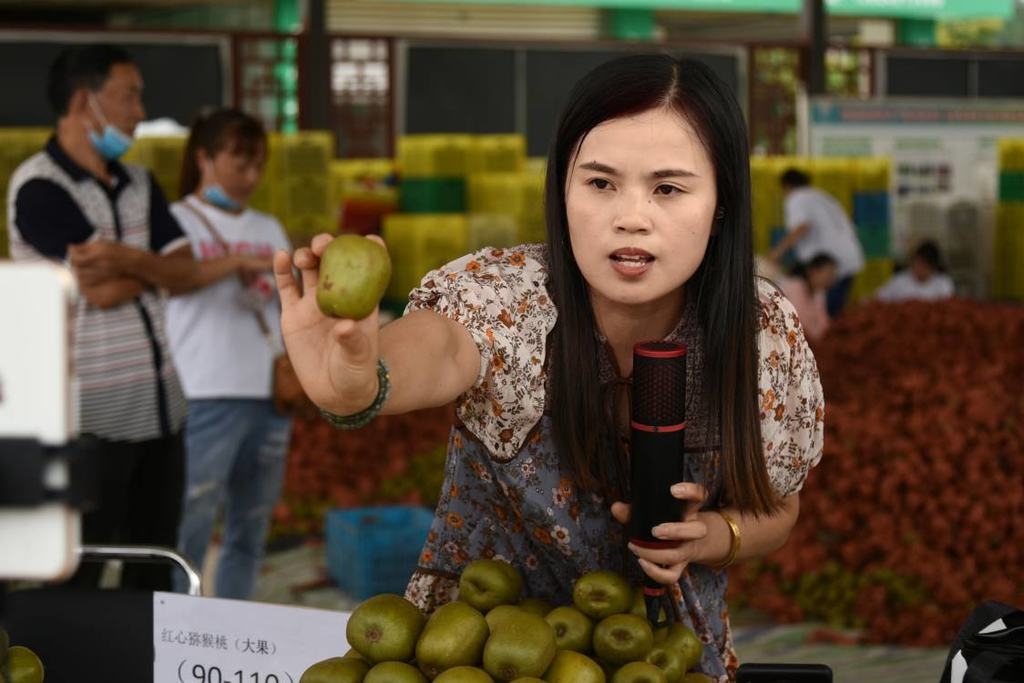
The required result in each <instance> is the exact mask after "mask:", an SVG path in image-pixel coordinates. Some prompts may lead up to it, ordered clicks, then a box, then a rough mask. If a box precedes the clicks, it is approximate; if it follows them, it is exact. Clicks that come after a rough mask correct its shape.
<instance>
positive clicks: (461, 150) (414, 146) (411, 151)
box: [398, 135, 474, 178]
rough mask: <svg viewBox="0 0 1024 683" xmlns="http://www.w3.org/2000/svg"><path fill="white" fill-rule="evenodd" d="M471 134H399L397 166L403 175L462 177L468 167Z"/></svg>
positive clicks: (414, 176)
mask: <svg viewBox="0 0 1024 683" xmlns="http://www.w3.org/2000/svg"><path fill="white" fill-rule="evenodd" d="M473 138H474V136H472V135H403V136H401V137H400V138H399V139H398V168H399V172H400V173H401V174H402V176H403V177H406V178H462V177H464V176H465V175H466V173H467V172H468V171H469V169H470V156H471V154H472V148H473V144H474V139H473Z"/></svg>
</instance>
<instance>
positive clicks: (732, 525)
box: [711, 510, 743, 569]
mask: <svg viewBox="0 0 1024 683" xmlns="http://www.w3.org/2000/svg"><path fill="white" fill-rule="evenodd" d="M714 512H717V513H718V514H719V515H721V516H722V519H724V520H725V523H726V524H728V525H729V535H730V540H729V554H728V555H726V557H725V559H724V560H723V561H722V562H720V563H719V564H716V565H712V567H711V568H712V569H725V568H726V567H728V566H729V565H731V564H732V563H733V562H735V561H736V556H737V555H738V554H739V552H740V545H742V543H743V538H742V537H741V536H740V527H739V525H738V524H736V522H735V521H734V520H733V518H732V517H730V516H729V515H727V514H725V512H723V511H722V510H714Z"/></svg>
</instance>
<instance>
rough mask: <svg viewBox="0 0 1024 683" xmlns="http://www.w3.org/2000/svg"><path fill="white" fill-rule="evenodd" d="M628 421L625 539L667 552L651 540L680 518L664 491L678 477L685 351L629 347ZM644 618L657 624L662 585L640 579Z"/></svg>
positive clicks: (679, 508)
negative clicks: (658, 528) (654, 531)
mask: <svg viewBox="0 0 1024 683" xmlns="http://www.w3.org/2000/svg"><path fill="white" fill-rule="evenodd" d="M630 412H631V414H630V421H631V423H632V429H631V447H630V467H629V469H630V472H629V474H630V498H631V499H632V500H631V506H632V512H631V515H630V523H629V538H630V541H631V542H632V543H633V544H634V545H638V546H640V547H643V548H672V547H674V546H676V545H677V543H676V542H675V541H663V540H660V539H657V538H655V537H654V536H653V535H651V529H652V528H653V527H655V526H657V525H658V524H661V523H662V522H678V521H680V520H681V519H682V518H683V501H681V500H679V499H677V498H674V497H673V496H672V494H671V493H670V492H669V487H670V486H671V485H672V484H675V483H676V482H679V481H682V480H683V477H684V472H685V470H684V454H683V436H684V434H685V433H686V346H685V345H683V344H675V343H672V342H641V343H639V344H636V345H635V346H634V347H633V387H632V408H631V411H630ZM643 591H644V598H645V601H646V603H647V616H648V619H649V620H650V621H651V623H652V624H658V623H659V621H660V620H659V619H658V613H659V610H660V609H661V606H662V603H663V598H664V596H665V595H666V588H665V586H664V585H662V584H660V583H658V582H656V581H654V580H653V579H651V578H650V577H646V576H645V577H644V588H643Z"/></svg>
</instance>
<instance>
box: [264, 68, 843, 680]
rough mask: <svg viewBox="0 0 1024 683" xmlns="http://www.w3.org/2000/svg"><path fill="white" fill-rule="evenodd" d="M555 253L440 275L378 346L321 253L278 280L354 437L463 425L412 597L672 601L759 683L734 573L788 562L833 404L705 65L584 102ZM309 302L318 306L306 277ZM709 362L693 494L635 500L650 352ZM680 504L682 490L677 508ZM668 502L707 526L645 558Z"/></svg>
mask: <svg viewBox="0 0 1024 683" xmlns="http://www.w3.org/2000/svg"><path fill="white" fill-rule="evenodd" d="M545 207H546V211H547V229H548V240H547V244H530V245H522V246H519V247H514V248H509V249H483V250H481V251H479V252H476V253H474V254H469V255H467V256H464V257H463V258H460V259H458V260H456V261H453V262H452V263H449V264H447V265H446V266H444V267H442V268H440V269H438V270H436V271H433V272H431V273H428V274H427V275H426V276H425V277H424V278H423V282H422V284H421V286H420V287H418V288H416V289H415V290H413V291H412V292H411V294H410V303H409V306H408V308H407V310H406V314H405V315H404V316H403V317H402V318H400V319H398V320H396V321H395V322H393V323H391V324H389V325H386V326H384V327H383V328H380V329H378V325H377V322H378V318H377V315H376V314H372V315H370V316H368V317H367V318H365V319H363V320H359V321H356V320H335V319H330V318H325V317H324V316H323V315H322V314H321V313H320V310H319V308H318V307H317V305H316V297H315V295H314V290H315V283H316V279H317V272H318V266H319V258H320V257H321V255H322V254H323V253H324V249H325V248H326V247H327V245H328V244H329V243H330V242H331V236H329V235H319V236H317V237H316V238H315V239H314V240H313V243H312V245H311V248H308V249H300V250H298V251H297V252H296V253H295V255H294V258H293V259H289V258H288V256H287V254H284V253H279V254H277V256H276V257H275V260H274V271H275V274H276V276H277V282H278V287H279V289H280V291H281V300H282V304H283V307H284V314H283V317H282V330H283V332H284V336H285V341H286V343H287V345H288V350H289V354H290V357H291V359H292V362H293V364H294V366H295V369H296V371H297V373H298V375H299V378H300V379H301V381H302V384H303V386H304V388H305V389H306V392H307V394H308V395H309V397H310V398H311V399H313V401H314V402H316V403H317V404H318V405H320V406H321V408H322V409H323V410H324V411H325V414H326V416H327V418H328V420H330V421H331V422H332V423H334V424H335V425H337V426H339V427H347V428H353V427H358V426H360V425H362V424H365V423H366V422H367V421H369V420H370V419H372V418H373V417H374V416H375V415H377V414H379V413H400V412H405V411H409V410H414V409H416V408H421V407H425V406H437V405H444V404H445V403H447V402H449V401H455V404H456V415H457V418H458V419H457V422H456V424H455V425H454V426H453V428H452V432H451V437H450V439H449V442H448V461H447V465H446V468H445V483H444V485H443V487H442V490H441V498H440V502H439V503H438V506H437V510H436V512H435V516H434V522H433V525H432V527H431V531H430V534H429V536H428V538H427V542H426V545H425V547H424V548H423V552H422V553H421V555H420V567H419V569H418V570H417V571H416V572H415V574H414V575H413V577H412V580H411V581H410V583H409V586H408V588H407V590H406V597H408V598H409V599H410V600H412V601H413V602H414V603H416V604H417V605H419V606H420V607H421V608H423V609H425V610H428V611H429V610H433V609H434V608H436V607H437V606H438V605H440V604H443V603H445V602H448V601H450V600H453V599H455V598H456V597H457V596H458V581H457V579H458V576H459V573H460V572H461V570H462V569H463V568H464V567H465V566H466V565H467V564H468V563H469V562H470V561H471V560H474V559H476V558H480V557H500V558H503V559H505V560H507V561H509V562H511V563H513V564H514V565H515V566H516V567H517V568H518V569H519V571H520V572H521V573H522V575H523V577H524V584H525V589H524V590H525V593H526V595H530V596H536V597H540V598H543V599H545V600H547V601H548V602H550V603H551V604H568V603H570V602H571V599H572V586H573V582H574V581H575V580H576V579H577V578H579V577H580V576H581V575H583V574H584V573H586V572H589V571H592V570H596V569H610V570H616V571H622V572H626V573H629V574H631V575H632V576H633V578H634V581H636V582H637V584H638V583H639V582H640V580H641V578H642V576H643V574H646V575H647V576H648V577H650V578H651V579H653V580H655V581H657V582H658V583H661V584H665V585H666V586H668V587H669V590H670V591H671V595H672V597H674V599H675V600H674V604H675V606H676V608H678V609H675V610H673V611H674V612H676V613H677V614H678V616H679V618H680V619H681V620H682V621H683V622H685V623H686V624H687V625H689V626H692V627H693V628H694V630H695V631H696V633H697V634H698V636H699V637H700V639H701V641H702V642H703V643H704V648H703V657H702V659H701V661H700V663H699V665H698V667H697V668H698V670H699V671H702V672H704V673H705V674H708V675H710V676H711V677H712V678H713V679H714V680H715V681H717V682H718V683H725V681H728V680H731V679H732V678H733V677H734V675H735V670H736V667H737V662H736V655H735V652H734V651H733V647H732V636H731V632H730V628H729V611H728V607H727V605H726V603H725V590H726V584H727V574H726V571H725V568H726V567H727V566H728V565H730V564H732V563H733V562H735V561H737V560H743V559H747V558H751V557H758V556H761V555H764V554H765V553H768V552H771V551H772V550H774V549H776V548H778V547H780V546H781V545H782V544H783V543H784V542H785V540H786V538H787V536H788V534H789V530H790V529H791V528H792V526H793V524H794V523H795V522H796V519H797V515H798V511H799V498H800V489H801V487H802V486H803V483H804V478H805V477H806V475H807V471H808V469H809V468H810V467H812V466H813V465H814V464H815V463H817V462H818V459H819V458H820V457H821V447H822V436H823V421H822V420H823V415H824V403H823V399H822V395H821V385H820V383H819V381H818V373H817V368H816V366H815V362H814V357H813V355H812V354H811V352H810V350H809V348H808V345H807V342H806V340H805V339H804V335H803V332H802V330H801V328H800V323H799V321H798V319H797V316H796V314H795V313H794V311H793V307H792V306H791V305H790V303H789V302H788V301H787V300H786V299H785V297H783V296H782V294H781V293H780V292H779V291H778V290H777V289H776V288H774V287H773V286H772V285H770V284H769V283H767V282H764V281H758V280H757V279H755V277H754V260H753V248H752V233H753V231H752V229H751V218H750V168H749V151H748V149H747V134H746V126H745V124H744V121H743V115H742V112H741V110H740V108H739V105H738V104H737V102H736V99H735V97H734V96H733V94H732V93H731V92H730V90H729V88H728V86H726V85H725V84H724V83H722V82H721V81H720V79H718V78H717V77H716V76H715V75H714V73H713V72H711V70H710V69H709V68H708V67H707V66H704V65H702V64H700V63H698V62H692V61H685V60H684V61H677V60H675V59H673V58H672V57H670V56H667V55H640V56H629V57H623V58H620V59H616V60H613V61H611V62H608V63H606V64H603V65H601V66H599V67H597V68H596V69H594V70H593V71H592V72H591V73H590V74H588V75H587V76H585V77H584V78H583V79H582V80H581V81H580V82H579V83H578V84H577V85H576V87H575V88H573V90H572V91H571V93H570V94H569V101H568V104H567V105H566V108H565V110H564V112H563V114H562V118H561V120H560V122H559V125H558V127H557V132H556V137H555V140H554V142H553V144H552V147H551V153H550V155H549V157H548V168H547V185H546V201H545ZM293 263H294V265H295V266H296V267H298V269H299V270H300V271H301V277H302V281H303V283H304V284H305V289H304V293H301V294H300V291H299V287H298V283H297V282H296V281H295V279H294V277H293V273H292V265H293ZM649 340H667V341H671V342H680V343H684V344H686V346H687V347H688V353H687V369H688V377H687V388H686V399H687V412H686V425H687V426H686V433H685V452H686V457H685V459H684V463H685V470H686V471H685V475H684V479H685V481H662V482H659V483H658V484H657V487H658V488H657V489H655V488H653V485H652V489H650V490H644V491H630V490H629V467H628V464H627V463H628V458H629V435H630V412H629V402H628V398H629V393H628V392H629V384H630V381H631V377H632V375H633V348H634V344H636V343H637V342H642V341H649ZM662 487H663V488H662ZM652 492H656V493H660V494H662V495H665V494H669V493H670V494H671V495H672V496H674V497H675V498H676V499H678V500H679V501H681V502H682V503H683V504H684V507H685V509H686V511H685V512H684V513H683V514H682V515H681V516H680V518H679V519H674V520H665V521H664V523H661V524H658V525H657V526H656V527H654V529H653V535H654V536H655V537H656V538H658V539H660V540H662V541H665V542H668V544H669V545H670V546H671V547H670V548H660V549H654V548H650V547H641V546H639V545H636V544H633V543H627V538H626V537H627V536H628V534H627V533H625V530H624V527H623V525H624V524H625V523H627V521H628V519H629V517H630V514H631V507H630V506H629V505H627V504H626V503H624V502H622V501H627V500H631V499H632V500H637V499H638V497H639V496H645V495H649V494H651V493H652Z"/></svg>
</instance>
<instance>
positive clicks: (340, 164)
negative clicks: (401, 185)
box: [330, 159, 398, 207]
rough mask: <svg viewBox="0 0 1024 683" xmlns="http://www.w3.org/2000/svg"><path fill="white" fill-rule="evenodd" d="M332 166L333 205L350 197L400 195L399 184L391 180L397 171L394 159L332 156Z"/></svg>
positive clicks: (389, 197)
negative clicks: (397, 185) (397, 186)
mask: <svg viewBox="0 0 1024 683" xmlns="http://www.w3.org/2000/svg"><path fill="white" fill-rule="evenodd" d="M330 168H331V204H332V205H333V206H334V207H338V206H340V205H341V203H342V202H343V201H344V200H345V199H346V198H348V197H358V198H361V199H371V198H381V199H394V200H395V201H397V199H398V190H397V188H396V187H395V186H394V184H389V182H390V181H391V179H393V177H394V176H395V173H396V167H395V162H394V161H393V160H391V159H333V160H332V161H331V164H330Z"/></svg>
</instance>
